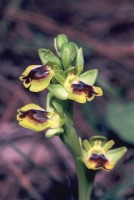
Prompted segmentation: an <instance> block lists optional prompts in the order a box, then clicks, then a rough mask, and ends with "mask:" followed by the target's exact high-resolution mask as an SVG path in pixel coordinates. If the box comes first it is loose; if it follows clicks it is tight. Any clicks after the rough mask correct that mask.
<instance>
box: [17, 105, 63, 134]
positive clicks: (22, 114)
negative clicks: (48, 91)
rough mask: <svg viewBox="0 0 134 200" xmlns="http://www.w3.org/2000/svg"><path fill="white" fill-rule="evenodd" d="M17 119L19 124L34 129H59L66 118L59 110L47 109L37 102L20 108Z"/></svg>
mask: <svg viewBox="0 0 134 200" xmlns="http://www.w3.org/2000/svg"><path fill="white" fill-rule="evenodd" d="M17 120H18V121H19V125H21V126H23V127H25V128H28V129H32V130H34V131H42V130H44V129H46V128H50V129H57V128H59V127H61V126H62V125H63V124H64V119H63V118H62V116H61V115H60V114H59V113H58V112H56V111H55V112H54V111H53V112H48V111H45V110H44V109H43V108H41V107H40V106H38V105H36V104H28V105H26V106H24V107H22V108H20V109H18V115H17Z"/></svg>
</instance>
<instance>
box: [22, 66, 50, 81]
mask: <svg viewBox="0 0 134 200" xmlns="http://www.w3.org/2000/svg"><path fill="white" fill-rule="evenodd" d="M48 76H49V70H48V67H47V65H42V66H40V67H37V68H35V69H32V70H31V71H30V72H29V74H28V75H27V76H25V77H23V80H26V83H27V84H28V83H30V81H31V80H39V79H43V78H47V77H48Z"/></svg>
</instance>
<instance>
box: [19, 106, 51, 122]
mask: <svg viewBox="0 0 134 200" xmlns="http://www.w3.org/2000/svg"><path fill="white" fill-rule="evenodd" d="M25 117H29V118H30V119H31V120H33V121H35V122H39V123H44V122H46V121H47V120H48V117H47V112H45V111H41V110H34V109H31V110H28V111H21V114H20V118H21V119H23V118H25Z"/></svg>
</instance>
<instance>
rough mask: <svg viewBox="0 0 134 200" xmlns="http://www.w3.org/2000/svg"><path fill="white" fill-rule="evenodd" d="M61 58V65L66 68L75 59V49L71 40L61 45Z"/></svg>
mask: <svg viewBox="0 0 134 200" xmlns="http://www.w3.org/2000/svg"><path fill="white" fill-rule="evenodd" d="M60 54H61V60H62V64H63V67H64V68H65V69H66V68H68V67H69V66H70V65H71V63H72V62H74V61H75V58H76V55H77V50H76V47H75V45H74V43H72V42H67V43H64V44H63V45H62V48H61V51H60Z"/></svg>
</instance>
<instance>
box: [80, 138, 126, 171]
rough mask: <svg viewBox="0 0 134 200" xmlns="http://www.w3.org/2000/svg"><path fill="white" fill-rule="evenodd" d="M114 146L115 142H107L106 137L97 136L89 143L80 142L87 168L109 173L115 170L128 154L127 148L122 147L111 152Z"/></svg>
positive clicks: (86, 141) (85, 141)
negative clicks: (117, 164)
mask: <svg viewBox="0 0 134 200" xmlns="http://www.w3.org/2000/svg"><path fill="white" fill-rule="evenodd" d="M113 145H114V141H113V140H110V141H108V142H105V140H104V137H103V138H102V137H99V136H97V137H96V136H95V137H92V138H91V139H90V140H89V141H88V140H84V141H83V147H84V148H83V147H82V142H81V140H80V146H81V152H82V158H81V159H82V161H83V162H84V163H85V165H86V166H87V168H89V169H92V170H97V169H103V170H105V171H109V170H111V169H113V168H114V166H115V165H116V163H117V162H118V161H119V160H120V159H121V158H122V156H123V155H124V154H125V153H126V151H127V148H126V147H120V148H117V149H114V150H109V149H111V147H112V146H113Z"/></svg>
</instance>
